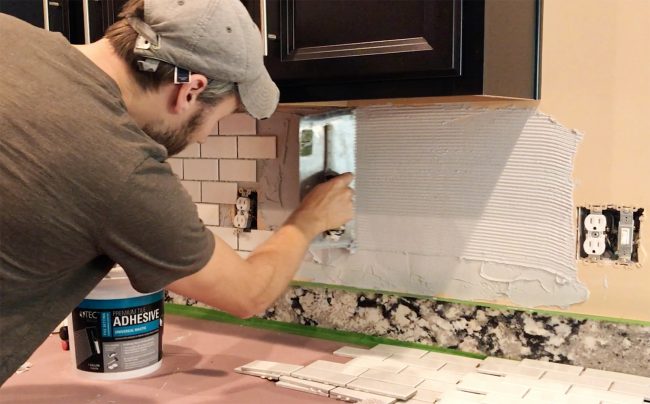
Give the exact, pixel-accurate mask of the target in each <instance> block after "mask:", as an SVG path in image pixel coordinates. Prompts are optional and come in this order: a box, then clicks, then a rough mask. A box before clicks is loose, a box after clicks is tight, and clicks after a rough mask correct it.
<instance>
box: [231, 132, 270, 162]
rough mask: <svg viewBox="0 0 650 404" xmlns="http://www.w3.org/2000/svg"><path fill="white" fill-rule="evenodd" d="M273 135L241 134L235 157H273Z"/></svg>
mask: <svg viewBox="0 0 650 404" xmlns="http://www.w3.org/2000/svg"><path fill="white" fill-rule="evenodd" d="M276 144H277V138H276V137H275V136H241V137H240V138H239V144H238V146H237V147H238V154H237V157H239V158H240V159H242V158H244V159H274V158H276V157H277V150H276Z"/></svg>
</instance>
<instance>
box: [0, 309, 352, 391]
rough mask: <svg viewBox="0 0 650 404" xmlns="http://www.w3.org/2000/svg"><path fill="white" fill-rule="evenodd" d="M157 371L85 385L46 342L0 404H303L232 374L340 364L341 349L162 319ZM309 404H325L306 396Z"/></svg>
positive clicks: (52, 341) (65, 356)
mask: <svg viewBox="0 0 650 404" xmlns="http://www.w3.org/2000/svg"><path fill="white" fill-rule="evenodd" d="M165 318H166V321H165V330H164V336H163V352H164V357H163V364H162V367H161V369H160V370H158V371H157V372H155V373H153V374H152V375H150V376H146V377H144V378H140V379H130V380H124V381H113V382H106V381H90V380H86V379H83V378H80V377H79V376H78V375H76V374H75V373H74V372H73V365H72V359H71V355H72V354H71V352H70V351H63V350H62V349H61V347H60V340H59V337H58V336H57V335H52V336H50V337H49V338H48V339H47V340H46V341H45V342H44V343H43V345H41V346H40V347H39V349H38V350H37V351H36V352H35V353H34V355H32V357H31V358H30V359H29V362H31V364H32V366H31V368H29V370H28V371H26V372H24V373H21V374H15V375H14V376H12V377H11V378H10V379H9V380H8V381H7V382H6V383H5V384H4V385H3V386H2V388H0V403H12V404H17V403H30V404H34V403H48V404H51V403H91V402H92V403H97V404H99V403H111V404H118V403H141V404H147V403H163V402H164V403H167V402H174V403H182V404H185V403H187V404H190V403H193V404H194V403H207V402H210V403H229V404H237V403H259V402H260V399H261V398H263V399H264V401H266V402H268V403H287V404H290V403H296V404H298V403H304V402H305V398H306V395H305V393H301V392H297V391H292V390H289V389H284V388H280V387H276V386H275V385H274V384H273V383H271V382H269V381H267V380H263V379H260V378H257V377H252V376H246V375H241V374H238V373H235V372H234V370H233V369H234V368H235V367H237V366H240V365H243V364H245V363H248V362H251V361H253V360H257V359H265V360H270V361H277V362H286V363H295V364H306V363H310V362H312V361H315V360H317V359H324V360H329V361H336V362H345V360H346V359H347V358H341V357H337V356H334V355H333V354H332V352H334V351H335V350H337V349H338V348H340V347H342V346H343V344H341V343H337V342H332V341H326V340H321V339H315V338H307V337H301V336H296V335H290V334H285V333H280V332H273V331H267V330H260V329H255V328H250V327H243V326H238V325H231V324H224V323H219V322H214V321H207V320H197V319H191V318H186V317H181V316H174V315H166V317H165ZM309 400H310V401H309V402H310V403H321V402H322V403H329V404H331V403H332V402H333V401H332V400H331V399H329V398H327V397H318V396H312V395H309Z"/></svg>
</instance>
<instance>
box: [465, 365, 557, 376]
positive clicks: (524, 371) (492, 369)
mask: <svg viewBox="0 0 650 404" xmlns="http://www.w3.org/2000/svg"><path fill="white" fill-rule="evenodd" d="M476 371H477V372H479V373H485V374H489V375H497V376H505V375H507V374H516V375H521V376H527V377H531V378H533V379H539V378H540V377H542V375H543V374H544V372H546V371H545V370H543V369H539V368H529V367H525V366H518V365H517V362H514V363H504V362H486V363H481V364H479V367H478V368H477V369H476Z"/></svg>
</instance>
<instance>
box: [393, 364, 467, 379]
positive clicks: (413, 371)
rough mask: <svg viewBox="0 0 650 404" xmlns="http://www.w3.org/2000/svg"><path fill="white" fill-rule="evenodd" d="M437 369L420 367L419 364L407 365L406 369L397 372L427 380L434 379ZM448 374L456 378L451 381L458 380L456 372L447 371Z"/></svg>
mask: <svg viewBox="0 0 650 404" xmlns="http://www.w3.org/2000/svg"><path fill="white" fill-rule="evenodd" d="M438 373H439V372H438V371H437V370H434V369H428V368H422V367H419V366H409V367H407V368H406V369H404V370H402V371H400V372H399V374H401V375H408V376H411V377H420V378H422V379H427V380H435V379H436V377H437V376H439V375H438ZM449 374H450V375H451V374H453V375H454V376H455V378H456V380H454V381H453V383H456V382H457V381H458V380H460V376H458V374H456V373H449Z"/></svg>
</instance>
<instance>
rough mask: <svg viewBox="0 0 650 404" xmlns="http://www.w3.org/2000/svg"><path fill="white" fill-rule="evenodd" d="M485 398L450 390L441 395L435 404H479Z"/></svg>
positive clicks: (481, 395) (479, 395) (480, 395)
mask: <svg viewBox="0 0 650 404" xmlns="http://www.w3.org/2000/svg"><path fill="white" fill-rule="evenodd" d="M484 398H485V395H483V394H475V393H468V392H466V391H459V390H450V391H446V392H444V393H443V394H442V397H441V398H440V401H437V402H436V404H439V403H442V404H465V403H480V402H481V401H483V399H484Z"/></svg>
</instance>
